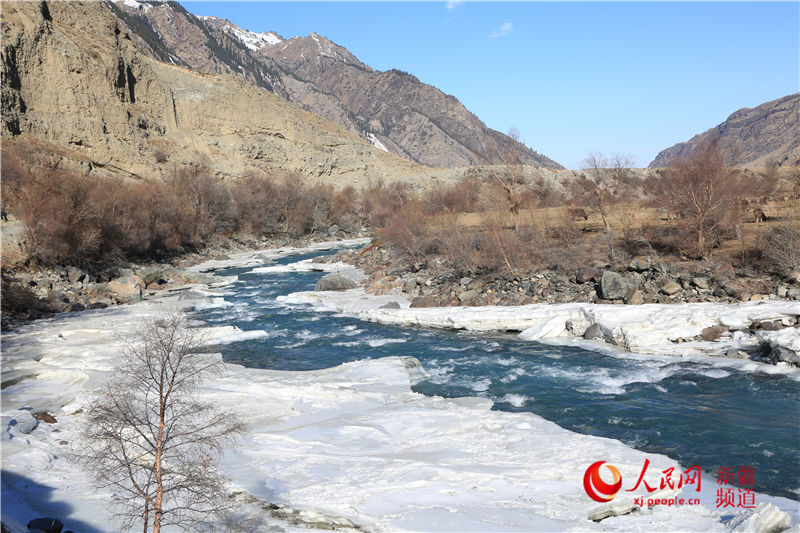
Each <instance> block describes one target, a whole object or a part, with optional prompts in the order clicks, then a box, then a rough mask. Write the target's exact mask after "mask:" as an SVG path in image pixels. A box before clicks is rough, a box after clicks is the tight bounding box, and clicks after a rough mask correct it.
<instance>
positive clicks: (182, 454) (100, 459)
mask: <svg viewBox="0 0 800 533" xmlns="http://www.w3.org/2000/svg"><path fill="white" fill-rule="evenodd" d="M200 340H201V339H200V337H199V336H198V334H197V330H196V329H192V328H189V327H188V325H187V322H186V318H185V317H184V316H182V315H180V314H173V315H169V316H166V317H165V318H163V319H159V320H153V321H149V322H144V323H142V324H141V325H140V326H139V328H138V329H137V331H136V335H135V337H134V338H132V339H128V341H127V342H126V345H125V348H124V350H123V351H122V353H121V357H120V360H119V364H118V366H117V368H116V369H115V370H114V371H113V372H111V377H110V378H109V380H108V383H107V385H106V387H105V389H104V390H103V391H102V392H101V393H100V394H99V395H98V396H97V398H95V399H94V400H93V401H92V402H91V403H90V404H89V406H88V408H87V410H86V414H85V422H84V424H83V427H82V431H81V432H80V437H79V439H78V441H77V442H76V444H75V447H74V454H75V457H76V458H77V459H78V460H79V461H80V462H81V463H82V464H83V465H84V466H85V468H86V470H87V471H88V472H90V473H91V475H93V476H94V478H95V480H96V482H97V484H98V487H100V488H104V489H107V490H109V491H110V492H111V493H113V494H114V499H113V501H112V502H110V503H111V504H112V508H113V513H114V515H113V516H114V517H115V518H118V519H119V521H120V526H121V527H122V528H124V529H130V528H132V527H133V526H134V525H143V531H144V532H145V533H147V532H148V531H152V532H153V533H158V532H159V531H160V530H161V528H162V527H166V526H175V527H178V528H180V529H182V530H184V531H195V530H201V529H204V528H205V529H206V530H207V529H209V526H210V524H211V523H213V521H214V520H216V519H218V518H220V517H221V515H222V514H223V513H225V512H228V511H230V510H231V509H232V508H233V507H232V504H231V502H230V500H229V499H228V490H227V489H226V481H225V479H224V477H223V476H222V475H221V474H220V472H219V471H217V470H216V469H215V464H216V460H217V459H218V457H219V456H220V454H221V453H222V450H223V448H224V447H225V446H227V445H230V444H231V443H233V442H234V441H235V440H236V439H238V438H239V437H240V436H241V435H242V434H243V432H244V431H245V426H244V425H243V424H242V423H241V422H240V421H239V420H238V419H237V418H236V417H235V416H233V415H232V414H231V413H228V412H225V411H224V410H221V409H220V408H218V407H217V406H215V405H212V404H210V403H208V402H203V401H200V400H199V399H198V398H197V395H196V390H197V386H198V385H199V384H200V383H201V382H202V381H203V380H205V379H207V378H209V377H211V376H213V375H214V373H215V372H216V371H218V370H219V368H220V364H221V363H220V362H219V361H218V360H215V359H212V357H211V356H210V355H207V354H197V353H195V352H196V350H197V348H198V347H199V344H200Z"/></svg>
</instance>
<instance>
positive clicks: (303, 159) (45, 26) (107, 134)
mask: <svg viewBox="0 0 800 533" xmlns="http://www.w3.org/2000/svg"><path fill="white" fill-rule="evenodd" d="M2 9H3V16H2V20H1V21H0V23H1V26H2V39H3V46H2V81H3V83H2V136H3V142H4V143H6V142H25V143H28V144H35V145H37V146H39V147H40V148H42V149H44V150H46V151H47V152H48V153H50V154H52V155H53V156H54V157H57V158H59V159H60V160H63V161H64V162H65V163H64V164H67V163H69V164H70V165H73V166H75V165H77V166H78V167H79V168H80V169H81V170H83V171H90V172H95V173H99V174H113V175H117V176H125V177H129V178H139V177H147V176H158V175H163V174H166V173H168V172H169V171H170V168H171V167H173V166H174V165H186V164H207V165H209V166H210V167H212V168H213V169H214V170H215V171H216V172H217V173H218V174H219V175H221V176H223V177H224V176H228V175H230V176H238V175H241V174H243V173H245V172H247V171H249V170H251V169H261V170H265V171H272V170H276V169H280V170H286V171H299V172H301V173H302V174H304V175H307V176H310V177H314V178H319V179H321V180H327V181H336V182H352V181H354V180H359V179H364V178H370V177H374V178H395V179H401V178H405V177H409V176H416V175H420V174H422V173H423V172H424V171H426V169H425V167H422V166H420V165H418V164H416V163H412V162H409V161H407V160H404V159H402V158H399V157H397V156H395V155H392V154H388V153H386V152H385V151H383V150H379V149H376V148H375V147H373V146H372V145H370V144H369V143H367V142H364V141H363V140H362V139H360V138H359V137H358V136H356V135H353V134H352V133H350V132H348V131H346V130H345V129H344V128H343V127H342V126H340V125H338V124H335V123H333V122H331V121H328V120H325V119H323V118H320V117H319V116H317V115H314V114H312V113H308V112H306V111H303V110H300V109H298V108H297V107H296V106H294V105H292V104H291V103H290V102H288V101H287V100H285V99H284V98H282V97H280V96H277V95H276V94H273V93H272V92H270V91H266V90H264V89H263V88H262V87H259V85H262V86H263V84H264V83H268V82H269V79H270V78H269V76H270V73H269V72H268V71H266V70H264V71H263V72H264V74H263V79H262V80H261V81H260V82H259V84H258V85H256V84H254V83H251V82H250V81H248V80H247V79H244V78H243V77H241V76H233V75H230V74H229V70H228V67H229V64H228V63H225V62H224V61H222V60H221V59H220V57H225V58H227V60H228V61H231V60H230V57H231V55H227V56H226V55H224V54H222V53H221V52H220V53H217V54H215V55H209V56H208V57H199V56H196V61H197V62H198V64H204V65H206V68H205V70H215V69H216V72H217V73H215V74H203V73H199V72H196V71H194V70H192V69H190V68H187V66H194V65H190V64H188V62H187V61H186V60H184V59H182V58H181V56H180V54H181V53H183V52H182V50H183V49H182V48H180V47H174V48H168V47H166V46H165V45H164V44H163V42H162V41H160V39H161V37H158V36H157V35H156V34H155V33H150V34H146V33H143V32H141V31H140V32H139V33H137V34H135V35H134V34H133V33H132V32H130V31H129V30H127V29H126V28H125V27H123V25H122V24H121V23H120V20H119V18H117V17H116V16H115V15H114V14H113V13H112V12H111V11H110V10H109V7H108V6H107V5H105V4H102V3H99V2H86V3H79V2H3V5H2ZM177 21H178V18H177V17H175V18H174V19H173V22H175V24H176V26H177ZM158 35H164V32H162V33H159V34H158ZM145 38H147V39H148V41H147V42H149V43H150V44H149V46H151V48H150V51H151V54H150V55H152V56H154V57H155V58H157V59H155V58H154V57H147V55H145V54H143V53H141V52H140V50H139V47H138V46H137V45H136V44H135V39H145ZM190 44H191V43H184V46H186V47H188V48H191V46H190ZM237 50H238V48H237ZM234 51H235V50H234ZM170 63H171V64H170ZM258 75H259V76H261V74H260V73H259V74H258ZM276 79H278V78H276Z"/></svg>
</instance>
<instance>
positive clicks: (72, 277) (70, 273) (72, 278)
mask: <svg viewBox="0 0 800 533" xmlns="http://www.w3.org/2000/svg"><path fill="white" fill-rule="evenodd" d="M67 279H68V280H69V282H70V283H78V282H79V281H83V280H85V279H86V272H84V271H83V270H81V269H80V268H78V267H74V266H71V267H67Z"/></svg>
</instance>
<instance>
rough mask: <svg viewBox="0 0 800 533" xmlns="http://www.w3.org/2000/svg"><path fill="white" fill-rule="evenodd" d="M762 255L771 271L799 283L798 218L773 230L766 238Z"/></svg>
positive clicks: (799, 221)
mask: <svg viewBox="0 0 800 533" xmlns="http://www.w3.org/2000/svg"><path fill="white" fill-rule="evenodd" d="M762 253H763V256H764V258H765V259H766V260H767V264H768V266H769V268H770V269H771V270H772V271H774V272H775V273H777V274H778V275H780V276H782V277H784V278H786V279H788V280H791V281H793V282H795V283H800V218H795V219H794V220H791V221H789V222H787V223H786V224H783V225H781V226H778V227H777V228H775V229H774V230H773V231H772V232H771V233H770V234H769V235H768V236H767V237H766V239H765V243H764V246H763V250H762Z"/></svg>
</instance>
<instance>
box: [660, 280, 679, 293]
mask: <svg viewBox="0 0 800 533" xmlns="http://www.w3.org/2000/svg"><path fill="white" fill-rule="evenodd" d="M659 290H660V291H661V292H662V293H664V294H666V295H667V296H675V295H676V294H678V293H679V292H681V290H682V289H681V286H680V285H679V284H678V283H677V282H675V281H668V282H666V283H665V284H664V285H662V286H661V289H659Z"/></svg>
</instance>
